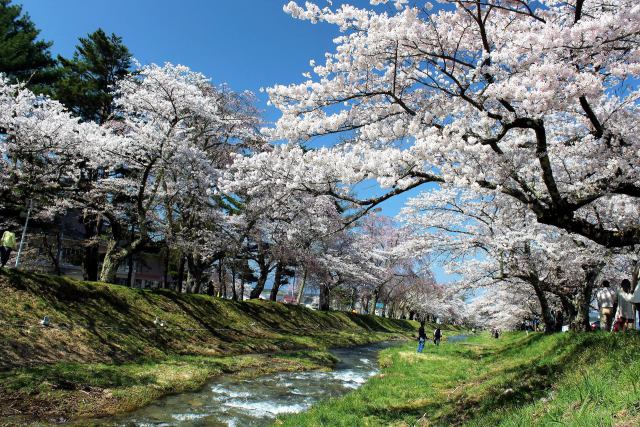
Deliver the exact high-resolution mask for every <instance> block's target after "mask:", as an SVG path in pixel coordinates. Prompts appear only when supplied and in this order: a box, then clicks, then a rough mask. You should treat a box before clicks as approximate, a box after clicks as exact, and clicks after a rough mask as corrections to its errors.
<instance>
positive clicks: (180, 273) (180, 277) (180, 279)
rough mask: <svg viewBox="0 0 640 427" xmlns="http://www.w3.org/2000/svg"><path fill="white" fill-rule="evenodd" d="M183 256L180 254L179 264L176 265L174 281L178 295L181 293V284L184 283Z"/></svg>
mask: <svg viewBox="0 0 640 427" xmlns="http://www.w3.org/2000/svg"><path fill="white" fill-rule="evenodd" d="M185 262H186V260H185V256H184V254H183V253H181V254H180V264H179V265H178V278H177V280H176V288H177V289H176V290H177V291H178V293H182V284H183V282H184V267H185Z"/></svg>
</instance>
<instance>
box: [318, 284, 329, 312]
mask: <svg viewBox="0 0 640 427" xmlns="http://www.w3.org/2000/svg"><path fill="white" fill-rule="evenodd" d="M329 307H330V292H329V287H328V286H327V285H325V284H321V285H320V301H319V307H318V308H319V309H320V311H329Z"/></svg>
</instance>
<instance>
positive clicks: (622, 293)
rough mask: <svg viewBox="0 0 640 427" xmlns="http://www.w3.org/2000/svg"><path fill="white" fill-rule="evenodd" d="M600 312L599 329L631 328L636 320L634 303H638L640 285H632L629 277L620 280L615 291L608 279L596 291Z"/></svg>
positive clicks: (619, 329) (639, 299)
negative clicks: (618, 286)
mask: <svg viewBox="0 0 640 427" xmlns="http://www.w3.org/2000/svg"><path fill="white" fill-rule="evenodd" d="M596 300H597V301H598V311H599V313H600V329H601V330H604V331H613V332H619V331H624V330H628V329H633V328H634V325H635V321H636V304H638V303H640V287H638V286H632V284H631V281H630V280H629V279H624V280H622V282H620V288H619V289H618V290H617V291H615V290H614V289H613V288H612V287H611V284H610V283H609V281H608V280H605V281H603V282H602V287H601V288H600V289H599V290H598V292H597V293H596Z"/></svg>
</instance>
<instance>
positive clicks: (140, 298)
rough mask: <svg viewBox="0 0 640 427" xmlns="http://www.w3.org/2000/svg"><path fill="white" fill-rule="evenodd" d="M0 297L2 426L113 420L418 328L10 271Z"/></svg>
mask: <svg viewBox="0 0 640 427" xmlns="http://www.w3.org/2000/svg"><path fill="white" fill-rule="evenodd" d="M0 295H2V297H1V298H0V419H7V417H13V419H14V420H20V419H24V420H29V419H38V418H39V419H46V420H52V419H53V420H60V419H69V418H77V417H84V416H102V415H109V414H116V413H120V412H123V411H129V410H132V409H135V408H137V407H140V406H143V405H145V404H147V403H149V402H150V401H152V400H154V399H156V398H158V397H160V396H162V395H165V394H168V393H175V392H180V391H184V390H191V389H195V388H197V387H199V386H201V385H202V384H203V383H204V382H206V380H207V379H209V378H210V377H212V376H214V375H217V374H220V373H222V372H235V373H238V374H241V375H259V374H261V373H265V372H273V371H278V370H301V369H314V368H319V367H328V366H331V364H332V363H334V360H333V359H332V358H331V357H330V355H329V354H328V353H327V352H326V349H327V348H329V347H337V346H349V345H355V344H363V343H368V342H375V341H381V340H387V339H401V338H405V337H406V336H411V335H413V334H415V330H416V329H417V324H416V322H410V321H406V320H393V319H385V318H380V317H377V316H368V315H355V314H351V313H343V312H318V311H313V310H309V309H307V308H304V307H299V306H290V305H284V304H280V303H274V302H270V301H247V302H235V301H230V300H224V299H219V298H212V297H209V296H205V295H185V294H176V293H174V292H171V291H168V290H157V291H144V290H139V289H130V288H126V287H123V286H117V285H107V284H102V283H87V282H80V281H75V280H71V279H67V278H61V277H53V276H47V275H39V274H28V273H22V272H18V271H14V270H4V271H0ZM44 316H48V319H49V321H50V322H51V324H50V326H48V327H45V326H42V325H40V320H41V319H43V317H44ZM234 356H235V357H234ZM0 424H1V422H0Z"/></svg>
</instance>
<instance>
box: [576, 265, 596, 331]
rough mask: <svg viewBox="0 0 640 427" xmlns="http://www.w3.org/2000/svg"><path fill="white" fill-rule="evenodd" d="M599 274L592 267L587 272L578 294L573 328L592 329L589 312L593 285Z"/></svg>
mask: <svg viewBox="0 0 640 427" xmlns="http://www.w3.org/2000/svg"><path fill="white" fill-rule="evenodd" d="M597 276H598V272H597V271H596V270H595V269H592V270H590V271H588V272H587V274H586V277H585V279H586V280H585V282H584V286H583V287H582V289H580V291H579V292H578V294H577V295H576V300H575V307H576V310H577V313H576V318H575V320H574V322H573V323H572V329H573V330H575V331H580V332H587V331H590V330H591V322H590V321H589V313H590V312H591V297H592V296H593V285H594V283H595V280H596V278H597Z"/></svg>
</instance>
